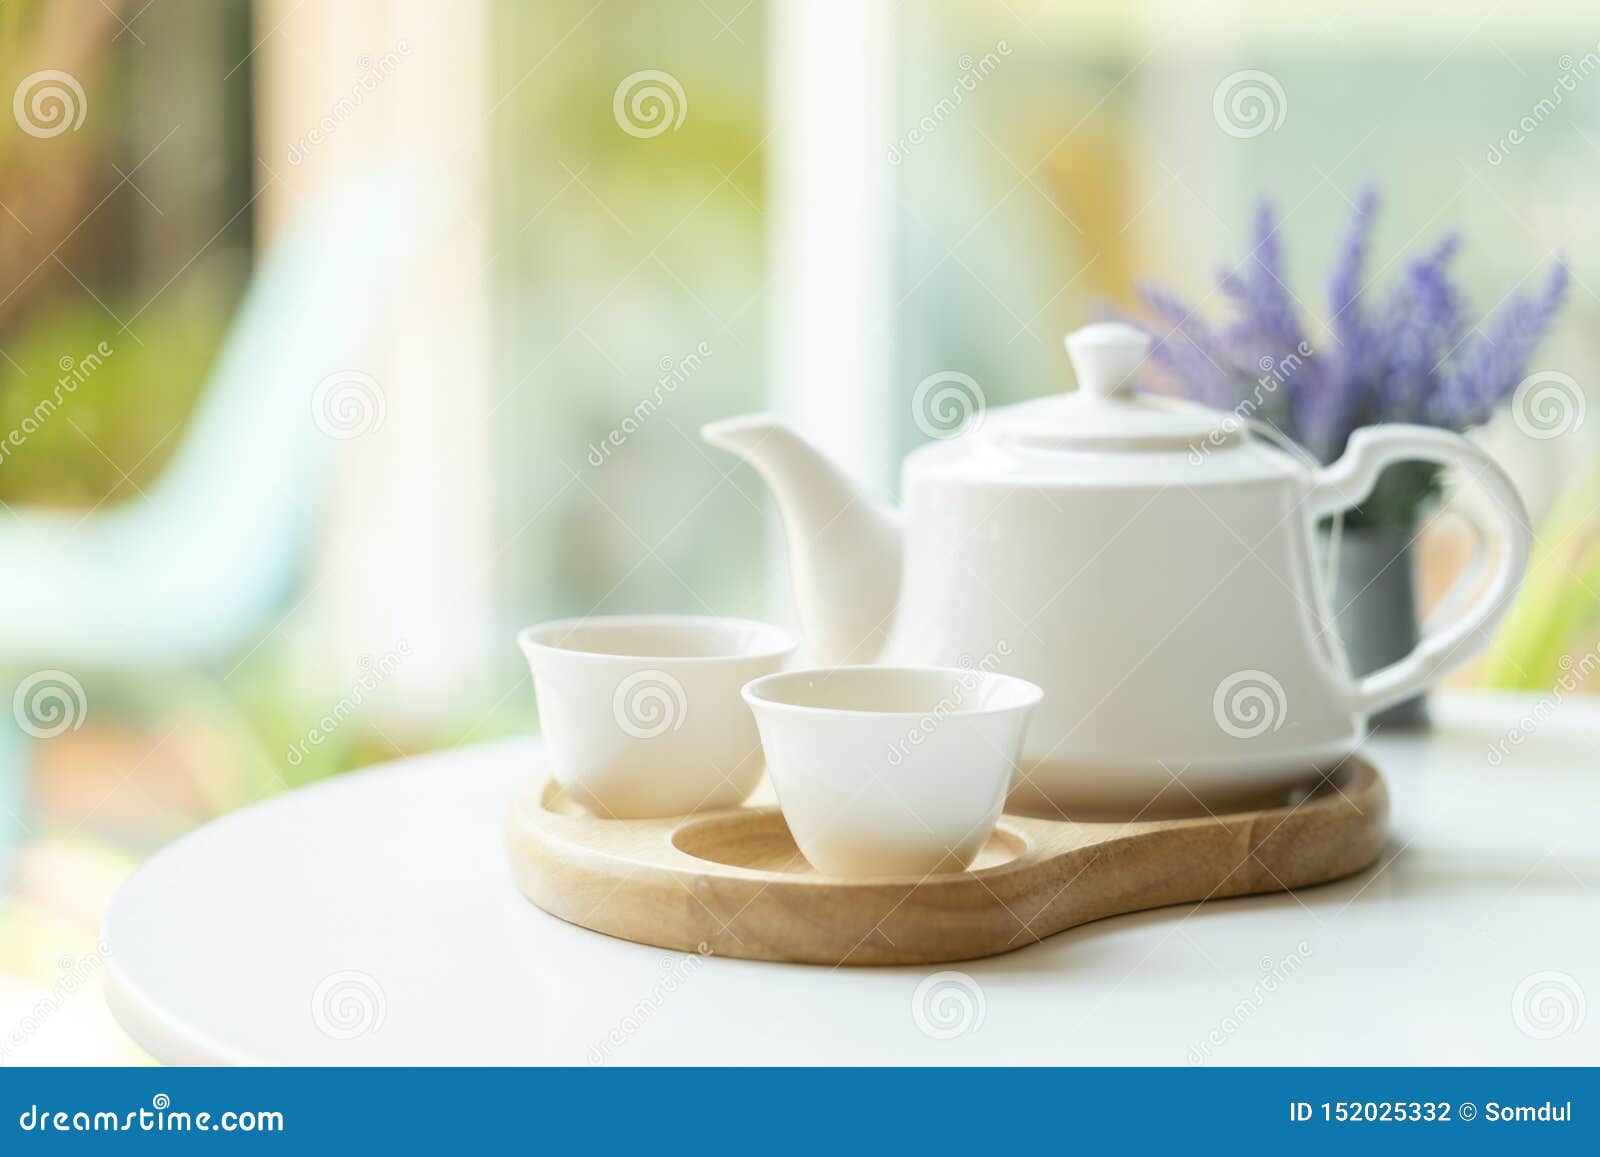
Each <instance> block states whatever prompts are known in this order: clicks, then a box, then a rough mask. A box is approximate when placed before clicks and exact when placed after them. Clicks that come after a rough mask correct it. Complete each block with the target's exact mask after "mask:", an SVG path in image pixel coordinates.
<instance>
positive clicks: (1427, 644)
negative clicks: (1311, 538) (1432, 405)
mask: <svg viewBox="0 0 1600 1157" xmlns="http://www.w3.org/2000/svg"><path fill="white" fill-rule="evenodd" d="M1418 460H1420V461H1425V462H1437V463H1439V464H1440V465H1441V466H1454V467H1456V468H1457V469H1459V470H1462V471H1464V472H1465V473H1466V474H1467V475H1469V476H1470V477H1471V478H1472V479H1473V481H1475V482H1476V483H1477V484H1478V485H1479V486H1480V487H1482V488H1483V490H1484V492H1485V493H1486V494H1488V496H1489V499H1490V504H1489V505H1490V508H1491V510H1492V511H1493V519H1492V522H1493V525H1492V527H1491V528H1490V530H1491V533H1489V534H1487V535H1485V536H1484V540H1483V541H1482V542H1481V543H1480V544H1479V548H1478V549H1479V562H1480V564H1482V563H1486V562H1487V561H1488V559H1489V558H1490V557H1491V556H1493V558H1494V570H1493V573H1492V574H1491V576H1490V578H1489V582H1488V585H1487V586H1486V587H1485V588H1484V589H1483V591H1482V592H1481V593H1480V594H1479V595H1478V597H1477V598H1476V599H1474V600H1472V602H1471V604H1470V605H1469V606H1467V607H1466V608H1465V609H1464V610H1463V611H1462V612H1461V614H1460V615H1458V616H1456V617H1455V618H1454V619H1452V620H1451V621H1450V622H1448V623H1445V624H1444V625H1442V626H1440V627H1439V628H1437V629H1436V630H1432V631H1429V632H1428V633H1427V634H1425V635H1424V636H1423V637H1422V639H1421V640H1420V641H1419V642H1418V643H1417V645H1416V646H1415V647H1414V648H1412V650H1411V653H1410V654H1408V655H1406V656H1405V658H1403V659H1400V660H1397V661H1396V662H1394V663H1391V664H1389V665H1388V666H1387V667H1381V668H1379V669H1378V670H1376V671H1374V672H1372V674H1370V675H1367V676H1365V677H1363V678H1360V679H1357V680H1356V681H1355V683H1354V685H1353V686H1352V687H1351V691H1350V700H1351V707H1352V709H1353V710H1354V711H1356V712H1357V713H1358V714H1360V715H1363V716H1366V715H1371V714H1373V713H1374V712H1377V711H1381V710H1382V709H1383V708H1385V707H1388V706H1390V705H1392V704H1395V703H1399V702H1400V701H1401V700H1403V699H1407V698H1410V697H1411V696H1412V695H1414V694H1416V693H1417V692H1418V691H1421V690H1423V689H1424V688H1426V687H1428V686H1429V685H1431V684H1433V683H1434V682H1436V681H1438V679H1440V678H1441V677H1442V676H1443V675H1444V674H1445V673H1446V672H1447V671H1449V670H1450V669H1451V668H1452V667H1458V666H1460V665H1461V664H1462V663H1465V662H1466V661H1467V660H1468V659H1471V658H1472V657H1473V656H1474V655H1476V654H1478V652H1480V651H1482V650H1483V649H1484V648H1485V647H1486V646H1488V643H1489V640H1490V638H1491V637H1492V636H1493V634H1494V629H1495V627H1497V626H1498V625H1499V623H1500V620H1501V619H1502V618H1504V617H1505V613H1506V611H1508V610H1510V609H1511V600H1512V598H1513V597H1515V595H1516V593H1517V587H1518V586H1519V585H1521V583H1522V575H1523V572H1524V571H1525V570H1527V567H1528V546H1529V542H1530V541H1531V539H1532V537H1533V535H1532V532H1531V530H1530V529H1529V527H1528V512H1527V510H1526V509H1525V508H1524V507H1523V505H1522V498H1521V497H1520V496H1519V495H1518V494H1517V488H1516V486H1515V485H1514V484H1513V483H1512V481H1511V478H1510V477H1509V476H1508V475H1507V474H1506V472H1505V471H1504V470H1502V469H1501V468H1500V465H1499V463H1497V462H1496V461H1495V460H1494V459H1493V458H1491V457H1489V455H1488V454H1486V453H1484V451H1482V450H1480V449H1479V448H1478V447H1477V446H1475V445H1473V444H1472V443H1471V442H1469V441H1467V439H1465V438H1463V437H1461V435H1459V434H1452V433H1450V432H1449V431H1447V430H1439V429H1435V428H1433V427H1431V426H1408V425H1400V424H1393V425H1382V426H1367V427H1364V428H1363V429H1360V430H1357V431H1356V432H1355V433H1354V434H1352V435H1350V443H1349V445H1348V446H1347V447H1346V449H1345V452H1344V456H1343V457H1341V458H1340V459H1339V460H1338V461H1337V462H1335V463H1334V464H1333V465H1331V466H1329V467H1327V468H1326V469H1325V470H1322V471H1319V472H1318V473H1317V475H1316V476H1315V477H1314V479H1313V480H1312V486H1311V493H1310V495H1309V497H1308V499H1307V506H1308V508H1309V509H1310V511H1311V517H1312V519H1313V520H1315V519H1318V518H1322V517H1325V516H1327V515H1331V514H1336V513H1338V512H1339V511H1341V510H1347V509H1349V508H1350V507H1352V506H1356V505H1359V504H1360V503H1361V502H1362V501H1363V500H1365V499H1366V497H1367V496H1368V495H1369V494H1371V493H1372V488H1373V487H1374V486H1375V485H1376V484H1377V481H1378V475H1379V474H1380V473H1382V471H1383V469H1384V467H1386V466H1389V465H1392V464H1394V463H1396V462H1410V461H1418Z"/></svg>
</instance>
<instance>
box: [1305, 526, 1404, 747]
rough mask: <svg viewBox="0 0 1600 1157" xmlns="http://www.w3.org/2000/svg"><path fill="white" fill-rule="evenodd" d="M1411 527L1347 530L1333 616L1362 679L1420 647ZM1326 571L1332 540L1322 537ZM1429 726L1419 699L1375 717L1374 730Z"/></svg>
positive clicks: (1335, 581)
mask: <svg viewBox="0 0 1600 1157" xmlns="http://www.w3.org/2000/svg"><path fill="white" fill-rule="evenodd" d="M1415 537H1416V532H1415V530H1413V529H1411V528H1410V527H1387V526H1380V527H1355V528H1352V527H1348V526H1347V527H1345V528H1344V530H1343V532H1342V533H1341V535H1340V537H1339V544H1338V554H1337V558H1336V559H1335V568H1334V571H1333V576H1332V577H1333V589H1332V592H1331V593H1332V599H1333V612H1334V622H1335V625H1336V626H1337V628H1338V631H1339V638H1340V639H1341V640H1343V642H1344V648H1345V653H1346V654H1347V655H1348V656H1349V658H1350V666H1351V668H1352V669H1353V670H1354V671H1355V673H1356V674H1357V675H1366V674H1368V673H1370V672H1372V671H1376V670H1377V669H1378V668H1379V667H1383V666H1386V665H1388V664H1389V663H1393V662H1394V661H1395V660H1397V659H1401V658H1404V657H1405V655H1406V654H1407V653H1409V652H1410V651H1411V650H1412V648H1414V647H1415V646H1416V645H1417V638H1418V630H1419V628H1418V617H1417V591H1416V573H1415V568H1414V566H1413V565H1412V542H1413V540H1414V539H1415ZM1319 540H1320V543H1321V546H1322V561H1323V562H1324V565H1326V562H1327V558H1328V550H1329V547H1330V545H1331V540H1330V536H1329V534H1328V533H1327V532H1326V531H1324V532H1323V533H1322V534H1321V535H1319ZM1427 722H1428V704H1427V697H1426V696H1425V695H1417V696H1415V697H1413V698H1411V699H1407V700H1405V701H1404V702H1402V703H1397V704H1395V705H1394V706H1393V707H1390V708H1387V709H1386V710H1384V711H1381V712H1379V713H1378V714H1377V715H1374V716H1373V717H1372V720H1371V723H1372V726H1373V727H1422V726H1425V725H1426V724H1427Z"/></svg>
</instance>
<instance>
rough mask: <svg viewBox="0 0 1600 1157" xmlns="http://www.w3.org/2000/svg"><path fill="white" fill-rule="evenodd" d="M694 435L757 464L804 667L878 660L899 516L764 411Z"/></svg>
mask: <svg viewBox="0 0 1600 1157" xmlns="http://www.w3.org/2000/svg"><path fill="white" fill-rule="evenodd" d="M700 436H701V437H702V438H704V439H705V440H706V441H707V442H709V443H711V445H713V446H718V447H720V448H722V449H724V450H728V451H731V452H732V453H734V454H737V455H738V456H739V457H741V458H743V459H744V460H745V461H746V462H748V463H750V465H752V466H754V467H755V468H756V471H757V472H758V473H759V474H760V475H761V478H762V481H764V482H765V483H766V484H767V487H768V489H770V490H771V491H772V496H773V498H774V499H775V500H776V501H777V504H778V513H779V515H781V516H782V518H783V528H784V535H785V538H786V539H787V542H788V548H789V575H790V579H791V581H792V582H793V584H794V598H795V605H796V608H797V609H798V610H799V613H800V625H801V628H802V629H803V631H804V633H805V637H806V644H807V649H808V650H809V652H810V657H811V661H812V662H814V663H817V664H823V665H834V664H841V663H870V662H872V661H873V660H874V659H876V658H877V656H878V654H879V652H880V651H881V650H882V649H883V644H884V640H885V638H886V637H887V635H888V633H889V627H890V626H891V624H892V622H893V619H894V611H895V604H896V602H897V601H898V599H899V593H900V518H899V515H898V514H897V513H896V512H894V511H891V510H886V509H884V508H883V507H882V506H879V505H877V504H876V503H874V502H872V501H870V500H869V499H867V498H866V497H865V496H863V495H862V494H861V492H860V491H859V490H858V489H857V487H856V486H855V484H854V483H853V482H851V481H850V480H849V479H848V478H847V477H845V475H844V474H843V472H841V471H840V470H839V468H838V467H837V466H835V465H834V464H833V463H832V462H830V461H829V460H828V459H827V458H825V457H824V456H823V455H822V454H821V453H820V452H819V451H818V450H817V449H816V448H815V447H814V446H812V445H811V443H809V442H807V441H806V440H805V439H804V438H802V437H801V436H800V435H799V434H797V433H795V432H794V430H793V429H791V428H790V427H789V426H788V425H787V424H786V423H784V422H783V421H782V419H780V418H777V417H775V416H773V415H771V414H748V415H745V416H744V417H739V418H728V419H725V420H723V421H720V422H712V423H711V424H710V425H708V426H704V427H702V428H701V430H700Z"/></svg>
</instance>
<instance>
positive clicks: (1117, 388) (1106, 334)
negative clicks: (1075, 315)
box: [1064, 321, 1152, 398]
mask: <svg viewBox="0 0 1600 1157" xmlns="http://www.w3.org/2000/svg"><path fill="white" fill-rule="evenodd" d="M1151 340H1152V339H1151V337H1150V335H1149V334H1147V333H1146V332H1145V331H1144V330H1142V329H1140V328H1138V327H1137V326H1132V325H1126V324H1124V323H1123V322H1119V321H1103V322H1098V323H1096V324H1095V325H1086V326H1084V327H1083V328H1082V329H1077V330H1073V331H1072V332H1071V333H1069V334H1068V335H1067V336H1066V341H1065V343H1064V344H1065V345H1066V347H1067V357H1068V358H1069V359H1070V360H1071V362H1072V372H1073V373H1075V374H1076V375H1077V377H1078V388H1079V389H1080V390H1082V391H1084V392H1085V393H1087V394H1092V395H1094V396H1095V397H1101V398H1109V397H1113V396H1115V395H1117V394H1122V393H1126V392H1127V390H1128V389H1129V387H1130V386H1132V384H1133V375H1134V373H1135V372H1136V371H1137V370H1138V368H1139V366H1140V365H1142V364H1143V362H1144V359H1145V358H1146V356H1148V355H1149V353H1150V345H1151Z"/></svg>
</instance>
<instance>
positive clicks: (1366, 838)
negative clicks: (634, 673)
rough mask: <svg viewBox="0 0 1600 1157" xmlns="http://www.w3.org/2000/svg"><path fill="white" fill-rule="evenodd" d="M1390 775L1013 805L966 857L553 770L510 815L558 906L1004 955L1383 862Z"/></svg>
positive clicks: (537, 894)
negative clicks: (1301, 789)
mask: <svg viewBox="0 0 1600 1157" xmlns="http://www.w3.org/2000/svg"><path fill="white" fill-rule="evenodd" d="M1388 823H1389V793H1388V789H1387V788H1386V787H1385V786H1384V783H1383V778H1382V777H1381V776H1380V775H1379V774H1378V773H1377V771H1376V770H1375V769H1374V768H1373V766H1372V765H1371V764H1370V763H1368V762H1366V761H1365V760H1363V759H1360V758H1357V757H1352V758H1351V759H1348V760H1346V761H1345V763H1344V764H1343V765H1342V766H1341V767H1340V768H1339V769H1338V770H1337V771H1336V772H1334V773H1333V774H1332V775H1331V776H1329V777H1328V779H1327V780H1326V781H1325V782H1324V783H1323V785H1322V786H1321V787H1320V788H1319V789H1317V790H1316V791H1314V792H1312V793H1311V794H1309V795H1307V796H1303V797H1302V798H1301V799H1300V800H1299V801H1298V802H1291V801H1286V802H1285V803H1284V804H1283V805H1282V806H1279V807H1272V808H1265V809H1262V810H1258V811H1250V812H1238V813H1234V814H1230V815H1224V816H1211V815H1206V816H1201V817H1198V818H1194V819H1170V820H1143V821H1133V822H1126V823H1117V822H1109V823H1108V822H1093V823H1090V822H1074V821H1069V820H1049V819H1039V818H1033V817H1025V816H1015V815H1005V816H1002V817H1001V819H1000V823H999V826H998V827H997V828H996V829H995V832H994V835H993V836H991V837H990V839H989V842H988V844H987V845H986V846H985V848H984V850H983V852H982V853H981V854H980V855H979V858H978V860H977V862H976V863H975V864H974V865H973V867H972V869H971V870H969V871H966V872H951V873H946V874H940V875H934V876H928V877H925V878H922V879H916V878H912V877H884V878H881V879H871V880H847V879H839V878H837V877H829V876H823V875H821V874H819V873H818V872H816V871H815V870H814V869H813V868H812V867H811V866H810V865H809V864H807V863H806V861H805V860H804V858H802V857H801V855H800V853H799V851H798V850H797V849H796V848H795V845H794V840H793V839H792V838H791V837H790V835H789V829H788V827H787V826H786V825H785V824H784V821H783V816H782V815H781V814H780V813H779V811H778V810H777V808H776V807H772V806H761V805H752V804H747V805H745V806H743V807H738V808H729V809H726V810H722V811H713V812H703V813H699V814H697V815H693V816H680V817H674V818H669V819H656V820H605V819H597V818H596V817H594V816H592V815H589V814H588V813H586V812H584V811H582V810H581V809H580V808H578V807H577V805H575V804H573V803H572V802H571V801H570V800H568V799H567V798H566V797H565V796H563V795H562V793H561V791H560V789H559V788H558V787H557V786H556V785H555V783H554V782H553V781H545V782H543V783H541V784H539V785H538V786H536V787H535V788H533V789H532V790H530V791H529V792H528V793H526V794H525V795H524V796H523V797H522V798H520V799H518V800H516V801H515V802H514V803H513V804H512V805H511V809H510V811H509V813H508V815H507V817H506V843H507V849H508V851H509V853H510V858H511V869H512V874H513V875H514V876H515V878H516V881H517V886H518V887H519V888H521V890H522V892H523V894H524V895H526V896H527V897H528V899H530V900H532V901H533V902H534V903H535V904H537V905H538V906H539V907H541V908H543V909H544V910H545V911H547V912H549V913H551V914H552V915H555V916H559V917H560V918H561V919H563V920H566V921H569V922H571V923H573V924H580V925H582V926H584V927H585V928H592V929H594V930H595V931H597V932H605V933H607V934H609V935H612V936H620V937H622V938H624V939H626V940H635V941H638V942H640V943H643V944H654V945H656V946H658V947H661V948H671V949H676V950H679V951H684V952H695V951H701V952H710V953H713V954H715V955H719V956H739V957H745V958H747V959H751V960H785V961H792V962H797V963H805V964H827V965H841V964H933V963H937V962H940V961H947V960H968V959H972V958H974V957H979V956H993V955H996V954H997V953H1001V952H1010V951H1012V950H1013V949H1016V948H1021V947H1023V946H1025V945H1028V944H1033V943H1035V942H1036V941H1038V940H1041V939H1043V938H1044V937H1046V936H1049V935H1051V934H1053V933H1056V932H1060V931H1062V930H1063V929H1066V928H1071V927H1073V926H1075V925H1078V924H1083V923H1086V922H1088V921H1090V920H1098V919H1100V918H1101V917H1103V916H1115V915H1119V914H1121V913H1124V912H1138V911H1141V910H1143V909H1146V908H1159V907H1163V906H1164V905H1168V904H1187V903H1194V902H1196V901H1201V900H1211V899H1216V898H1220V897H1225V896H1244V895H1249V894H1252V893H1258V892H1275V891H1281V890H1284V889H1289V888H1300V887H1304V886H1306V885H1309V884H1320V883H1324V882H1326V881H1329V880H1336V879H1339V878H1340V877H1341V876H1348V875H1350V874H1351V873H1352V872H1357V871H1360V870H1361V869H1362V868H1364V867H1366V866H1367V865H1368V864H1370V863H1372V861H1373V860H1375V859H1376V858H1377V856H1378V853H1379V852H1380V851H1381V850H1382V848H1383V845H1384V841H1385V839H1386V837H1387V833H1388Z"/></svg>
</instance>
